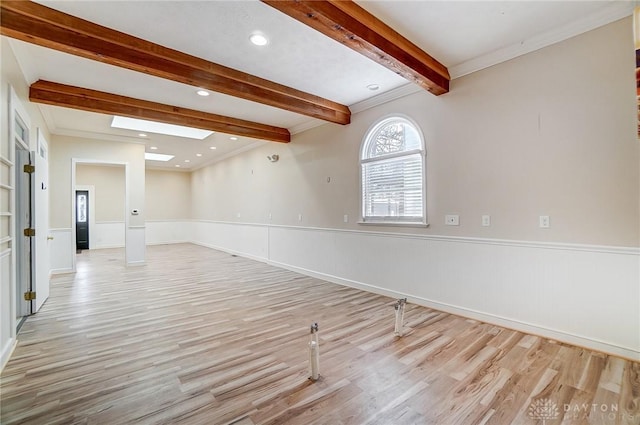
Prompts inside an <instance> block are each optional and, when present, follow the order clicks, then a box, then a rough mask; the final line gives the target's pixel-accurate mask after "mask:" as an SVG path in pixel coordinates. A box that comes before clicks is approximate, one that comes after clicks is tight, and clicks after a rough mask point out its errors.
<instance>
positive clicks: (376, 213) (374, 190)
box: [360, 117, 425, 223]
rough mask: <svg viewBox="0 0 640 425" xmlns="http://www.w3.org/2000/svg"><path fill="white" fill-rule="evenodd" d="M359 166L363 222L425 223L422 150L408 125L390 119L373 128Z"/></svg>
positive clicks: (396, 119) (414, 131)
mask: <svg viewBox="0 0 640 425" xmlns="http://www.w3.org/2000/svg"><path fill="white" fill-rule="evenodd" d="M360 164H361V172H362V219H363V221H364V222H381V223H385V222H387V223H393V222H397V223H424V217H425V214H424V149H423V142H422V137H421V136H420V133H419V131H418V130H417V128H416V127H415V126H414V125H413V124H412V123H411V122H409V121H408V120H406V119H404V118H399V117H393V118H387V119H385V120H383V121H381V122H380V123H378V124H377V125H376V126H374V127H373V129H372V130H371V131H370V132H369V133H368V134H367V137H366V138H365V141H364V145H363V149H362V155H361V161H360Z"/></svg>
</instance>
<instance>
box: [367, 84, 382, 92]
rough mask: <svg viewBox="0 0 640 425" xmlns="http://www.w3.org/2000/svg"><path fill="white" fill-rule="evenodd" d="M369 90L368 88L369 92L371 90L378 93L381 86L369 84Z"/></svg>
mask: <svg viewBox="0 0 640 425" xmlns="http://www.w3.org/2000/svg"><path fill="white" fill-rule="evenodd" d="M367 88H368V89H369V90H371V91H376V90H378V89H379V88H380V86H379V85H377V84H369V85H368V86H367Z"/></svg>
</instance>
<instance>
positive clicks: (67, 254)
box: [49, 229, 73, 274]
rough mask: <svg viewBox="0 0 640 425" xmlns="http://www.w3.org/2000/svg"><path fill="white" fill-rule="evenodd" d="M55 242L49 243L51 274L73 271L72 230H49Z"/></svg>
mask: <svg viewBox="0 0 640 425" xmlns="http://www.w3.org/2000/svg"><path fill="white" fill-rule="evenodd" d="M49 234H50V235H51V236H53V240H51V241H49V265H50V267H49V269H50V270H51V274H58V273H70V272H72V271H73V252H71V248H72V246H73V244H72V243H71V242H72V241H71V238H72V235H71V229H49Z"/></svg>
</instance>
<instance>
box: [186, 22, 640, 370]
mask: <svg viewBox="0 0 640 425" xmlns="http://www.w3.org/2000/svg"><path fill="white" fill-rule="evenodd" d="M631 27H632V21H631V18H626V19H623V20H621V21H618V22H615V23H613V24H610V25H607V26H604V27H602V28H599V29H597V30H594V31H591V32H588V33H585V34H583V35H580V36H578V37H575V38H572V39H569V40H566V41H564V42H562V43H558V44H555V45H552V46H549V47H547V48H544V49H541V50H539V51H536V52H533V53H530V54H528V55H525V56H521V57H519V58H516V59H513V60H511V61H508V62H505V63H502V64H500V65H496V66H493V67H491V68H488V69H485V70H482V71H479V72H476V73H474V74H471V75H468V76H465V77H462V78H460V79H457V80H454V81H453V82H452V89H451V93H449V94H446V95H444V96H441V97H434V96H431V95H430V94H428V93H426V92H418V93H415V94H411V95H408V96H405V97H402V98H400V99H397V100H393V101H390V102H388V103H386V104H384V105H380V106H377V107H373V108H371V109H367V110H364V111H363V112H360V113H357V114H354V115H353V117H352V124H350V125H349V126H344V127H342V126H338V125H332V124H326V125H323V126H321V127H317V128H314V129H312V130H309V131H306V132H303V133H300V134H296V135H294V137H293V140H292V142H291V143H290V144H288V145H277V144H273V145H268V146H266V147H261V148H258V149H255V150H252V151H250V152H247V153H244V154H242V155H239V156H236V157H233V158H230V159H228V160H226V161H224V162H221V163H217V164H214V165H213V166H210V167H206V168H203V169H201V170H197V171H195V172H193V173H192V203H193V206H192V215H193V218H194V222H193V227H192V229H193V235H194V240H195V242H196V243H200V244H202V245H206V246H211V247H217V248H221V249H224V250H227V251H230V252H236V253H239V254H242V255H246V256H249V257H253V258H257V259H262V260H266V261H269V262H271V263H273V264H277V265H281V266H284V267H288V268H291V269H294V270H299V271H302V272H304V273H308V274H311V275H318V276H322V277H325V278H327V279H329V280H332V281H335V282H341V283H344V284H349V285H354V286H359V287H364V288H369V289H371V290H374V291H376V292H382V293H387V294H391V295H393V296H404V295H408V296H409V297H410V299H411V300H413V301H414V302H419V303H422V304H425V305H430V306H434V307H436V308H440V309H442V310H446V311H451V312H456V313H460V314H464V315H467V316H471V317H476V318H479V319H481V320H486V321H489V322H493V323H499V324H502V325H505V326H508V327H512V328H515V329H521V330H524V331H527V332H533V333H537V334H540V335H546V336H548V337H552V338H556V339H560V340H563V341H567V342H571V343H576V344H579V345H584V346H587V347H592V348H594V349H598V350H603V351H606V352H610V353H616V354H619V355H623V356H626V357H630V358H634V359H640V249H639V247H640V143H639V142H638V140H637V139H636V111H637V106H636V97H635V77H634V68H635V63H634V48H633V40H632V31H631ZM393 113H400V114H404V115H407V116H409V117H411V118H412V119H413V120H414V121H416V122H417V123H418V125H419V126H420V127H421V129H422V131H423V133H424V135H425V141H426V148H427V213H428V218H429V223H430V225H429V227H427V228H407V227H402V228H398V227H383V226H371V227H370V226H363V225H359V224H357V221H358V219H359V198H360V194H359V178H358V175H359V174H358V173H359V168H358V153H359V149H360V144H361V142H362V139H363V137H364V135H365V132H366V130H367V129H368V128H369V127H370V126H371V125H372V124H374V123H375V122H377V121H378V120H379V119H381V118H382V117H385V116H387V115H389V114H393ZM274 153H275V154H279V155H280V161H279V162H277V163H270V162H268V161H267V160H266V159H265V157H266V156H267V155H271V154H274ZM327 177H330V179H328V178H327ZM345 214H346V215H348V222H347V223H344V222H343V216H344V215H345ZM445 214H459V215H460V226H445V225H444V216H445ZM483 214H489V215H491V218H492V225H491V226H490V227H482V226H481V216H482V215H483ZM300 215H301V219H299V216H300ZM540 215H550V216H551V227H550V228H548V229H541V228H539V227H538V216H540Z"/></svg>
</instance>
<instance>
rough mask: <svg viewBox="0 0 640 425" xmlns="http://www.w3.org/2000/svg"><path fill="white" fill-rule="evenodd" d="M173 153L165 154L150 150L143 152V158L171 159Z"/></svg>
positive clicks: (165, 160)
mask: <svg viewBox="0 0 640 425" xmlns="http://www.w3.org/2000/svg"><path fill="white" fill-rule="evenodd" d="M173 157H174V155H165V154H163V153H150V152H145V153H144V159H146V160H147V161H164V162H167V161H171V160H172V159H173Z"/></svg>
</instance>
